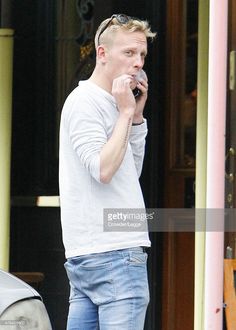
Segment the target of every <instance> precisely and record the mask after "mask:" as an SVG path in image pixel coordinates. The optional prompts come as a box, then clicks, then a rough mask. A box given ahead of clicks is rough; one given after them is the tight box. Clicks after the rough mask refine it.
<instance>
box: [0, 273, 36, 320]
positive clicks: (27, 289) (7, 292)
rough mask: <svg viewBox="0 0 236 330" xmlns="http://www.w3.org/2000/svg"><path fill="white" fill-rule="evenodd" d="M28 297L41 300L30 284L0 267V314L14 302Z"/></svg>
mask: <svg viewBox="0 0 236 330" xmlns="http://www.w3.org/2000/svg"><path fill="white" fill-rule="evenodd" d="M29 298H36V299H40V300H42V298H41V296H40V295H39V293H38V292H37V291H36V290H34V289H33V288H32V287H31V286H29V285H28V284H26V283H25V282H23V281H22V280H20V279H19V278H17V277H15V276H13V275H12V274H9V273H7V272H5V271H3V270H1V269H0V315H1V314H2V313H3V312H4V311H5V310H6V309H7V308H8V307H9V306H10V305H12V304H14V303H15V302H17V301H19V300H22V299H29Z"/></svg>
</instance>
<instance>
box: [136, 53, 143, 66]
mask: <svg viewBox="0 0 236 330" xmlns="http://www.w3.org/2000/svg"><path fill="white" fill-rule="evenodd" d="M143 65H144V60H143V57H142V56H140V55H137V56H136V58H135V64H134V66H135V67H136V68H139V69H141V68H142V67H143Z"/></svg>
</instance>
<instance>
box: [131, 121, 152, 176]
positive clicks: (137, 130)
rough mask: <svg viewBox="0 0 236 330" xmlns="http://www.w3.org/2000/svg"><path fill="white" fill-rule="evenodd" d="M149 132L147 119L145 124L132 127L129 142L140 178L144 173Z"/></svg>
mask: <svg viewBox="0 0 236 330" xmlns="http://www.w3.org/2000/svg"><path fill="white" fill-rule="evenodd" d="M147 132H148V129H147V121H146V119H144V122H143V124H141V125H135V126H132V128H131V132H130V138H129V142H130V145H131V148H132V153H133V157H134V162H135V166H136V171H137V174H138V177H140V175H141V172H142V167H143V159H144V153H145V143H146V135H147Z"/></svg>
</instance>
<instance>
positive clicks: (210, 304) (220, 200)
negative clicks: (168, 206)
mask: <svg viewBox="0 0 236 330" xmlns="http://www.w3.org/2000/svg"><path fill="white" fill-rule="evenodd" d="M227 13H228V1H227V0H217V1H215V0H210V20H209V23H210V25H209V28H210V29H209V72H208V73H209V77H208V78H209V80H208V81H209V83H208V146H207V202H206V204H207V209H219V212H218V215H217V216H216V215H215V212H214V216H215V218H214V221H217V222H224V213H223V212H222V210H223V208H224V184H225V174H224V173H225V119H226V118H225V117H226V73H227V71H226V70H227V66H226V64H227ZM209 221H210V222H211V225H209V226H210V229H212V213H211V212H209V213H208V216H207V223H208V222H209ZM205 248H206V250H205V251H206V255H205V306H204V313H205V315H204V319H205V326H204V329H206V330H210V329H213V330H222V315H223V313H222V305H223V259H224V232H223V231H219V232H214V231H208V232H207V233H206V246H205Z"/></svg>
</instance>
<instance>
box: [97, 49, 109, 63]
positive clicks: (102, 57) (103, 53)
mask: <svg viewBox="0 0 236 330" xmlns="http://www.w3.org/2000/svg"><path fill="white" fill-rule="evenodd" d="M106 55H107V54H106V48H105V47H104V46H103V45H100V46H98V47H97V58H98V59H99V60H100V61H101V62H102V63H105V62H106Z"/></svg>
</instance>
